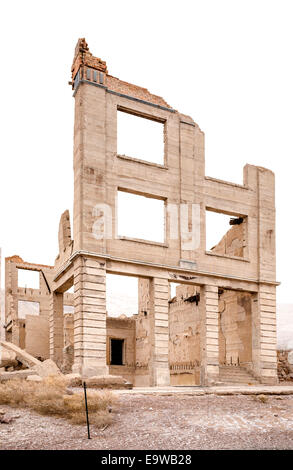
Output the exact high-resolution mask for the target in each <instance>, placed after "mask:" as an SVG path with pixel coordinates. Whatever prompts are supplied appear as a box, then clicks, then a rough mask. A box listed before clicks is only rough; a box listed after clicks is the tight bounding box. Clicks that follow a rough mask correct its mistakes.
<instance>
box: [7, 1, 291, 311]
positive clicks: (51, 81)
mask: <svg viewBox="0 0 293 470" xmlns="http://www.w3.org/2000/svg"><path fill="white" fill-rule="evenodd" d="M292 5H293V4H292V2H291V1H289V0H288V1H284V0H278V1H269V0H266V1H262V0H258V1H255V0H254V1H251V0H246V1H240V0H238V1H237V2H236V1H235V0H230V1H227V0H221V1H220V2H219V1H216V0H215V1H212V0H201V1H196V0H190V1H187V0H181V2H177V1H176V2H175V1H168V2H166V1H163V0H156V1H152V0H148V1H141V2H139V3H138V2H137V1H127V0H125V1H123V2H121V1H111V0H108V1H107V2H99V1H98V2H93V1H87V0H83V2H82V3H81V2H80V1H76V0H71V1H62V2H60V1H59V2H57V1H53V0H51V2H38V1H32V0H26V1H25V2H23V1H20V0H18V1H17V0H15V1H14V2H1V7H0V39H1V45H2V47H1V73H0V89H1V115H0V119H1V154H0V157H1V158H0V204H1V218H0V247H2V250H3V251H2V255H3V257H4V256H10V255H13V254H19V255H20V256H22V257H23V259H25V260H28V261H31V262H36V263H38V262H39V263H43V264H53V263H54V259H55V257H56V255H57V251H58V224H59V218H60V215H61V213H62V212H63V211H64V210H65V209H67V208H68V209H69V210H70V212H71V216H72V206H73V171H72V153H73V152H72V149H73V107H74V99H73V98H72V90H71V88H70V87H69V86H68V84H67V82H68V80H70V78H71V77H70V67H71V63H72V59H73V53H74V47H75V44H76V42H77V39H78V38H79V37H86V39H87V41H88V44H89V47H90V50H91V52H92V53H93V54H94V55H97V56H99V57H101V58H102V59H103V60H106V61H107V66H108V70H109V73H110V74H111V75H114V76H117V77H119V78H120V79H122V80H126V81H129V82H131V83H134V84H136V85H140V86H143V87H146V88H148V89H149V90H150V91H151V92H152V93H154V94H158V95H160V96H162V97H163V98H164V99H165V100H166V101H167V102H168V103H169V104H170V105H172V106H173V107H174V108H175V109H178V110H179V111H180V112H182V113H185V114H189V115H190V116H192V117H193V118H194V119H195V121H196V122H197V123H198V124H199V126H200V127H201V129H202V130H203V131H204V132H205V135H206V174H207V175H208V176H213V177H217V178H221V179H225V180H228V181H233V182H238V183H242V168H243V166H244V165H245V164H246V163H251V164H256V165H261V166H264V167H267V168H270V169H272V170H273V171H274V172H275V174H276V207H277V262H278V264H277V269H278V273H277V277H278V280H279V281H281V282H282V286H281V287H280V288H279V289H278V301H279V302H281V303H293V299H292V287H291V285H292V284H291V266H292V258H293V256H292V229H293V222H292V217H291V213H292V209H291V204H292V194H293V184H292V167H293V164H292V157H293V138H292V117H293V116H292V115H293V92H292V83H293V63H292V44H293V28H292V9H293V6H292ZM3 264H4V263H3ZM3 281H4V279H2V285H3ZM119 285H121V284H119ZM110 287H111V286H110ZM112 287H113V285H112ZM124 290H125V289H124V288H121V291H124Z"/></svg>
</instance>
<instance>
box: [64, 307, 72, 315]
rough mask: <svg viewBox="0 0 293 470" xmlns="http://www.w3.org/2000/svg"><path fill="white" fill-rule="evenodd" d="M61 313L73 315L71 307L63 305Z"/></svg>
mask: <svg viewBox="0 0 293 470" xmlns="http://www.w3.org/2000/svg"><path fill="white" fill-rule="evenodd" d="M63 313H64V314H65V313H74V306H73V305H63Z"/></svg>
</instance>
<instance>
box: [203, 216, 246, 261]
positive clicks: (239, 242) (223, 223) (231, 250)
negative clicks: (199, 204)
mask: <svg viewBox="0 0 293 470" xmlns="http://www.w3.org/2000/svg"><path fill="white" fill-rule="evenodd" d="M245 220H246V219H245V217H243V216H234V215H228V214H224V213H219V212H214V211H212V210H206V249H207V250H208V251H211V252H213V253H215V254H219V255H228V256H239V257H243V256H244V248H245Z"/></svg>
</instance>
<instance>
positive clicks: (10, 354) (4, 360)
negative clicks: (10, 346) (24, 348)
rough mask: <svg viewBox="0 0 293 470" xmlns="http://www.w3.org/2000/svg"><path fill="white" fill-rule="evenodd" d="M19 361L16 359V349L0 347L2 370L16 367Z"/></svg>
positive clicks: (0, 367)
mask: <svg viewBox="0 0 293 470" xmlns="http://www.w3.org/2000/svg"><path fill="white" fill-rule="evenodd" d="M17 365H18V361H17V359H16V353H15V352H14V351H9V350H7V349H5V348H3V347H2V348H1V347H0V370H1V369H2V368H7V367H8V368H10V367H12V368H13V367H16V366H17Z"/></svg>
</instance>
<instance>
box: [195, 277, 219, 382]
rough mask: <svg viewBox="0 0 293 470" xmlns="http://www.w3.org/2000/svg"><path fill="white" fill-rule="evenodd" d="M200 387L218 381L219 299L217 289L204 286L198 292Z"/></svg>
mask: <svg viewBox="0 0 293 470" xmlns="http://www.w3.org/2000/svg"><path fill="white" fill-rule="evenodd" d="M199 305H200V309H201V335H200V336H201V338H200V340H201V385H212V383H213V382H216V381H218V380H219V299H218V287H216V286H212V285H205V286H203V287H202V288H201V292H200V303H199Z"/></svg>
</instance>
